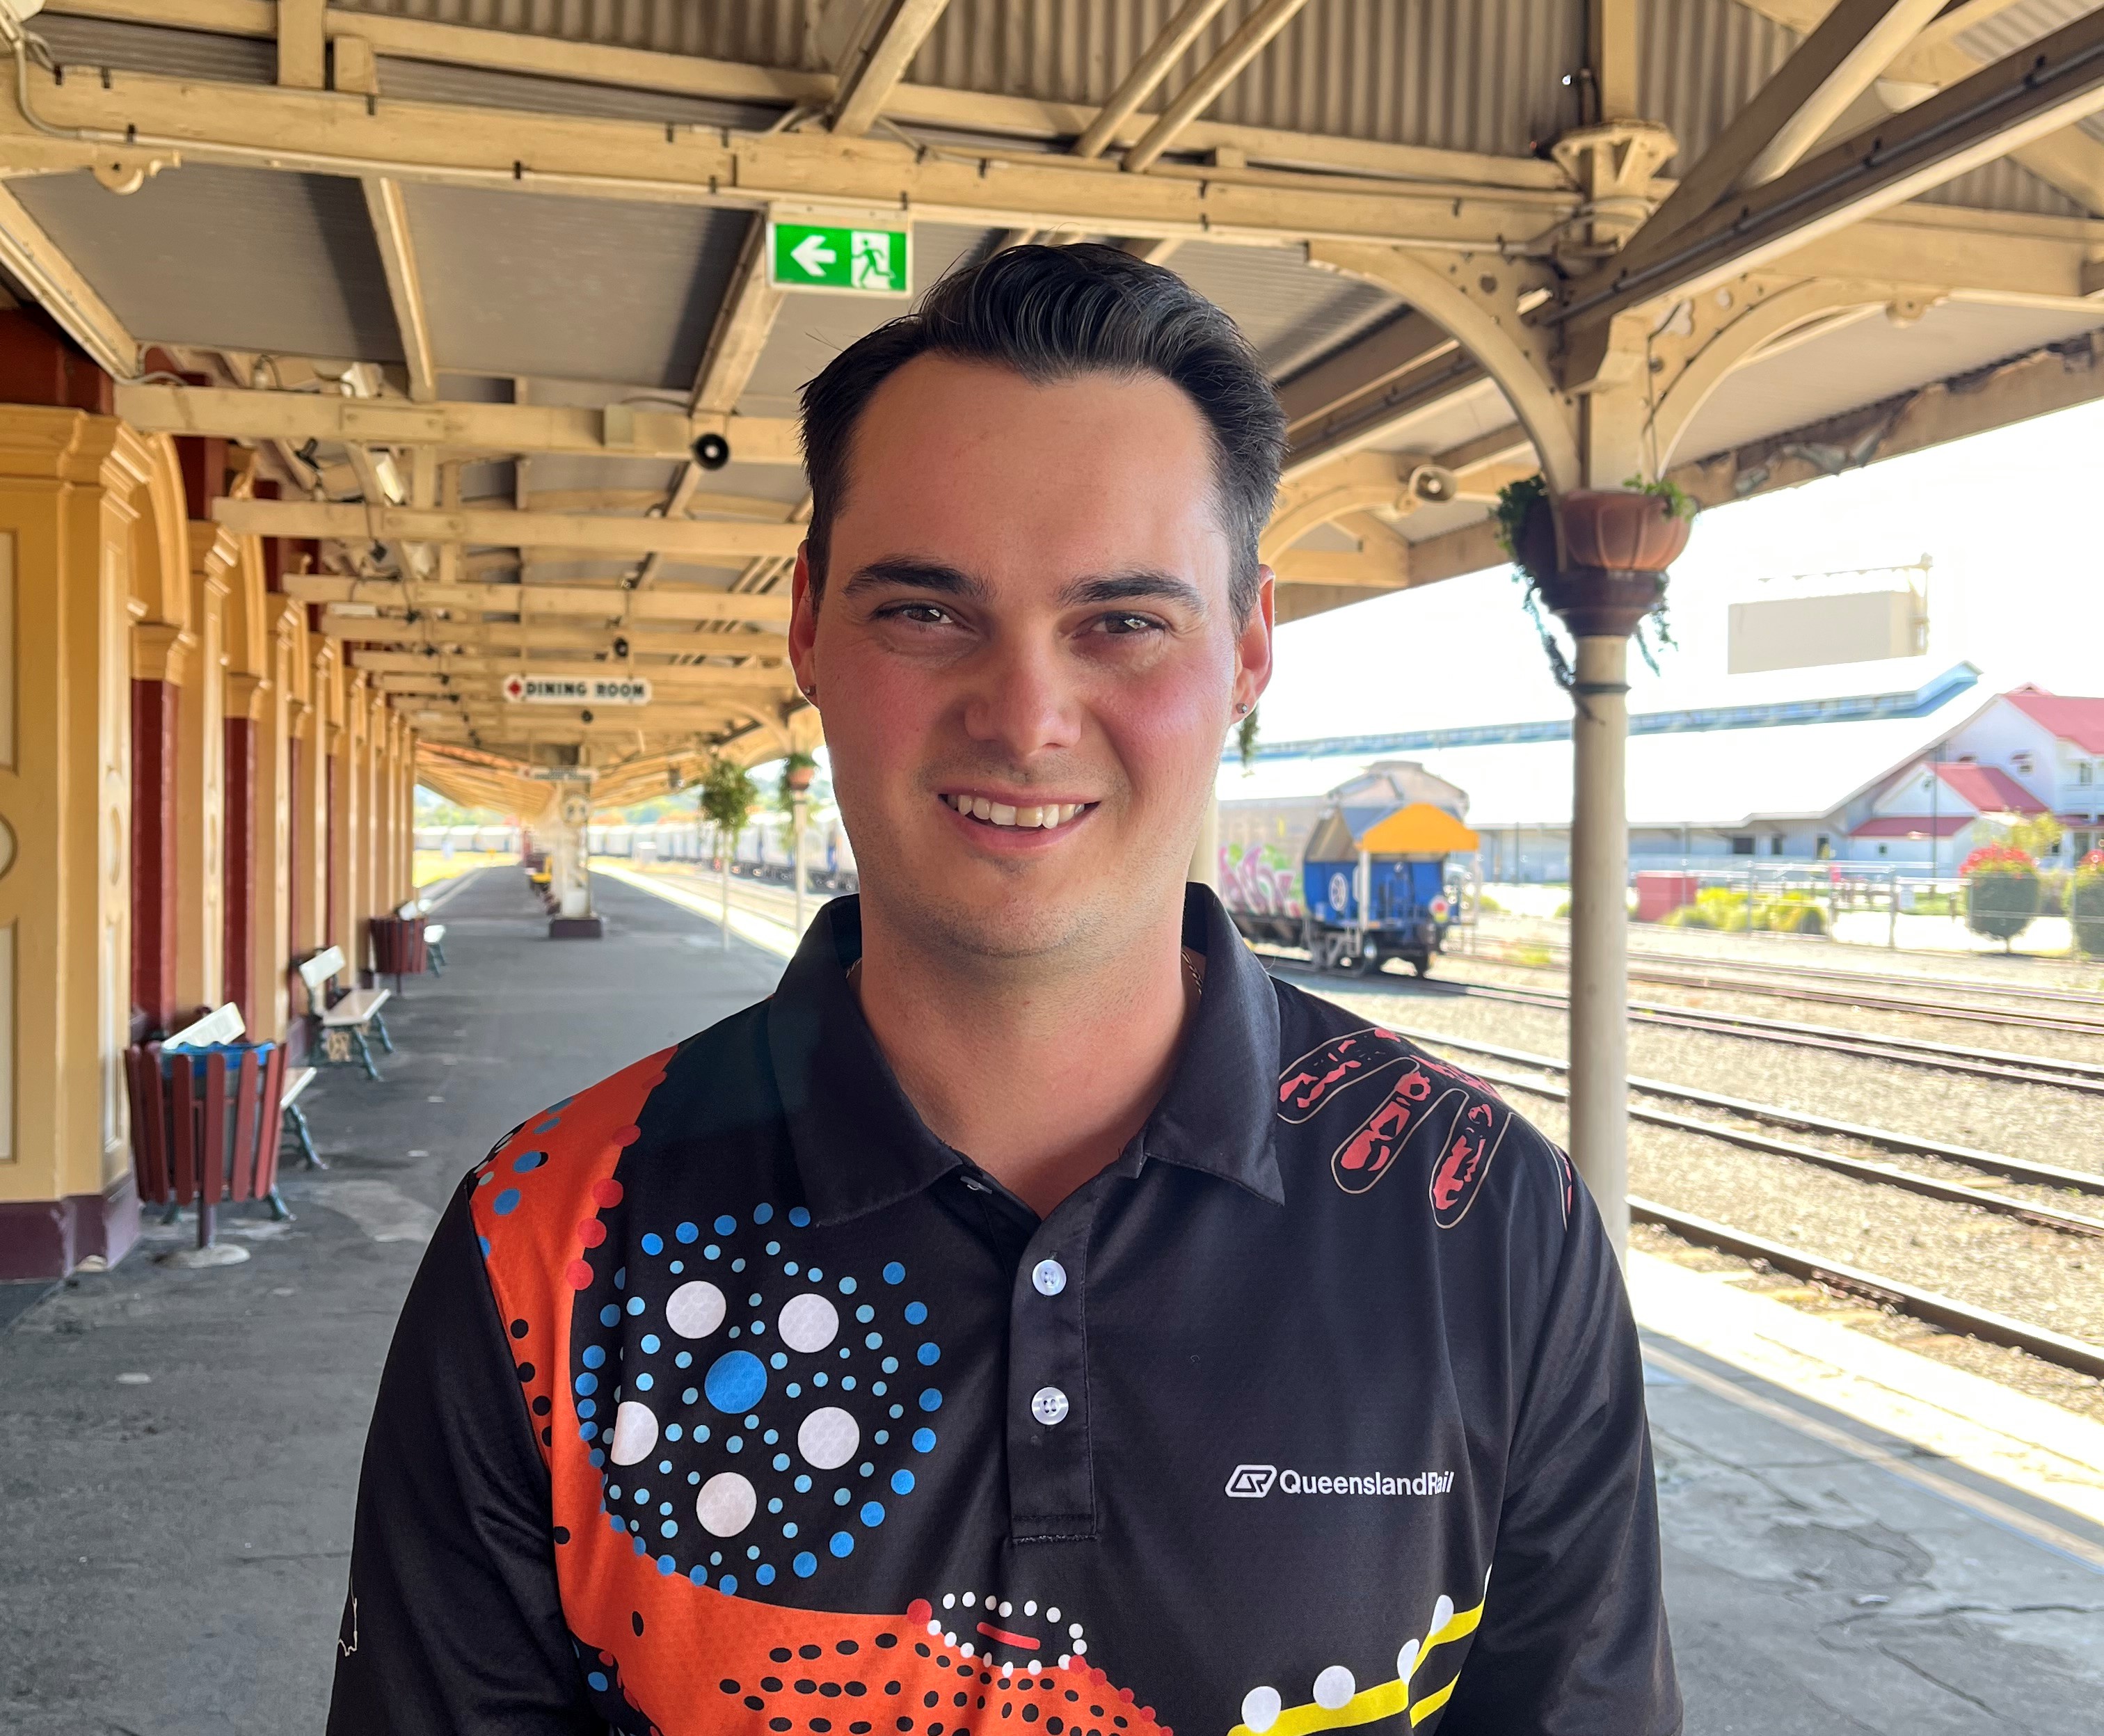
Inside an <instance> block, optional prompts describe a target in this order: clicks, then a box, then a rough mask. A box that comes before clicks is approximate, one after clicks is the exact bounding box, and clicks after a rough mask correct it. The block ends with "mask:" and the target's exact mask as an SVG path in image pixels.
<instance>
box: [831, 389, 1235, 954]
mask: <svg viewBox="0 0 2104 1736" xmlns="http://www.w3.org/2000/svg"><path fill="white" fill-rule="evenodd" d="M1228 571H1229V558H1228V538H1227V535H1226V533H1225V531H1224V529H1223V527H1222V524H1221V520H1220V514H1219V503H1218V498H1217V491H1216V489H1215V480H1214V473H1213V458H1212V451H1211V448H1210V442H1209V440H1208V438H1207V432H1206V425H1205V422H1204V420H1203V418H1202V417H1201V415H1200V413H1199V412H1198V410H1197V407H1196V406H1195V405H1193V404H1192V403H1191V401H1190V400H1189V399H1188V398H1186V397H1185V396H1184V394H1183V392H1182V391H1181V390H1179V388H1178V387H1176V386H1174V385H1172V384H1170V382H1167V381H1166V380H1163V379H1161V378H1159V377H1154V376H1140V377H1131V378H1127V377H1119V376H1113V375H1107V374H1090V375H1085V376H1083V377H1080V378H1078V379H1074V380H1070V381H1066V382H1061V383H1059V384H1057V385H1051V386H1035V385H1032V383H1031V382H1028V381H1027V380H1025V379H1023V377H1021V376H1020V375H1018V374H1015V373H1011V372H1010V371H1009V370H1007V369H1005V368H998V367H993V366H989V365H984V364H974V363H968V362H961V361H957V360H954V359H951V358H948V357H945V356H937V355H923V356H920V357H917V358H916V359H914V360H913V361H912V362H909V363H907V364H906V365H905V366H904V367H903V368H900V369H899V370H898V372H897V373H894V374H893V375H892V376H891V377H889V379H888V380H886V381H885V382H884V384H883V385H882V386H880V387H879V388H878V389H877V390H876V394H875V395H874V396H873V397H872V398H871V400H870V402H869V404H868V405H867V408H865V409H864V411H863V417H862V420H861V422H860V423H859V424H858V426H857V429H856V431H855V435H854V448H853V451H852V453H851V455H850V460H849V485H848V490H847V498H846V500H845V503H844V505H843V507H842V509H841V511H840V512H839V514H838V515H837V516H836V518H835V520H834V523H833V527H832V539H831V548H830V551H829V559H828V561H827V579H826V588H825V594H824V596H823V598H822V601H821V602H820V604H819V605H818V606H817V607H816V608H814V605H813V603H812V599H811V593H810V578H809V569H808V568H807V566H806V565H805V560H804V559H803V558H802V557H799V559H798V561H797V565H796V614H795V619H794V621H793V623H792V624H791V629H790V650H791V658H792V659H793V660H794V662H795V664H796V673H797V677H798V679H799V680H800V681H801V682H802V683H803V684H804V685H806V686H807V687H809V686H815V688H816V689H817V692H818V703H819V707H820V709H821V710H822V712H823V713H824V716H825V725H826V740H827V746H828V748H830V750H831V758H832V769H833V787H834V789H835V791H836V794H837V796H838V797H839V800H840V810H841V814H842V818H843V819H844V820H845V823H846V825H847V828H848V832H849V836H850V837H852V838H853V840H854V847H855V856H856V860H857V863H858V867H859V868H860V871H861V877H862V885H863V897H864V899H865V901H866V903H867V904H870V905H871V907H872V914H875V915H878V916H880V918H881V919H883V920H885V921H887V922H889V923H890V924H892V925H893V926H894V927H895V928H897V929H899V930H903V931H904V932H906V933H907V934H909V935H913V936H915V937H916V938H917V939H919V940H920V941H921V942H922V943H923V944H929V945H934V946H939V947H943V948H951V949H955V950H958V951H961V952H965V953H972V954H976V955H978V956H980V957H988V958H996V957H1028V956H1033V955H1044V954H1048V953H1056V952H1059V950H1060V949H1062V948H1072V947H1088V946H1099V945H1102V944H1105V943H1114V942H1116V941H1117V939H1120V938H1121V936H1122V935H1126V934H1129V933H1130V932H1132V931H1134V930H1138V929H1139V928H1141V927H1143V926H1148V925H1150V924H1155V923H1158V922H1161V918H1162V910H1163V906H1164V900H1165V899H1174V898H1175V897H1176V896H1177V895H1178V891H1179V889H1180V887H1181V886H1182V884H1183V881H1184V873H1185V870H1186V868H1187V867H1188V864H1189V860H1190V855H1191V848H1192V841H1193V839H1194V838H1195V837H1196V835H1197V828H1198V826H1199V823H1200V822H1201V818H1202V814H1203V810H1204V807H1205V804H1206V801H1207V799H1208V798H1209V797H1210V794H1211V792H1212V788H1213V780H1214V777H1215V773H1216V771H1217V770H1218V767H1219V755H1220V747H1221V743H1222V740H1223V739H1224V735H1225V734H1226V731H1227V729H1228V725H1229V724H1230V723H1231V722H1232V721H1233V716H1234V715H1235V713H1234V707H1235V706H1236V704H1237V703H1244V704H1251V705H1253V704H1255V702H1256V698H1257V696H1258V695H1259V694H1260V693H1261V692H1262V691H1263V689H1264V683H1265V682H1266V681H1267V680H1268V678H1269V676H1270V670H1271V613H1272V599H1271V576H1270V574H1269V573H1268V572H1267V573H1264V583H1263V587H1262V593H1261V596H1260V599H1259V603H1258V605H1257V607H1256V608H1255V609H1254V610H1253V611H1252V612H1251V614H1250V618H1249V619H1248V620H1247V621H1246V623H1241V624H1239V625H1238V624H1237V622H1236V621H1235V619H1234V615H1233V609H1232V607H1231V606H1230V604H1229V600H1228ZM1033 817H1034V819H1035V820H1036V823H1035V824H1031V823H1029V822H1030V821H1031V820H1032V819H1033Z"/></svg>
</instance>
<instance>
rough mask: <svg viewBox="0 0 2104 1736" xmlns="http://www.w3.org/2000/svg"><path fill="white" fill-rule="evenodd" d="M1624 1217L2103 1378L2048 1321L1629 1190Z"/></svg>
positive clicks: (2083, 1347) (2102, 1351) (2081, 1345)
mask: <svg viewBox="0 0 2104 1736" xmlns="http://www.w3.org/2000/svg"><path fill="white" fill-rule="evenodd" d="M1629 1216H1630V1217H1631V1218H1633V1219H1634V1220H1635V1221H1637V1222H1638V1223H1640V1224H1656V1225H1658V1226H1659V1227H1660V1229H1669V1230H1671V1231H1672V1232H1673V1233H1674V1234H1675V1235H1677V1236H1678V1237H1680V1238H1682V1239H1683V1241H1688V1242H1693V1243H1699V1244H1701V1246H1703V1247H1714V1248H1716V1249H1717V1250H1718V1251H1719V1252H1723V1253H1727V1254H1735V1255H1736V1256H1738V1257H1739V1258H1740V1259H1741V1260H1752V1261H1759V1262H1761V1263H1763V1264H1764V1265H1770V1266H1772V1267H1774V1268H1775V1270H1777V1271H1779V1272H1787V1273H1789V1274H1790V1275H1791V1276H1792V1277H1794V1278H1802V1279H1807V1280H1808V1281H1809V1282H1811V1283H1817V1284H1825V1285H1827V1286H1828V1287H1830V1288H1833V1289H1835V1290H1844V1291H1847V1292H1848V1293H1850V1294H1851V1295H1853V1296H1866V1297H1868V1298H1869V1299H1870V1300H1871V1301H1875V1302H1879V1303H1882V1304H1883V1305H1886V1306H1888V1307H1891V1308H1895V1309H1897V1310H1899V1311H1900V1312H1901V1313H1902V1314H1911V1315H1913V1316H1914V1317H1915V1319H1918V1320H1926V1321H1927V1322H1928V1323H1930V1324H1931V1325H1932V1326H1941V1327H1946V1328H1950V1330H1952V1331H1954V1332H1963V1333H1964V1334H1965V1335H1966V1336H1967V1337H1972V1338H1978V1339H1981V1340H1982V1341H1985V1342H1986V1343H1989V1344H1999V1345H2007V1346H2011V1347H2013V1348H2014V1349H2016V1350H2024V1351H2027V1352H2028V1353H2030V1354H2031V1355H2033V1356H2035V1357H2037V1358H2038V1359H2039V1360H2040V1361H2042V1362H2049V1363H2056V1364H2057V1365H2058V1366H2059V1367H2061V1368H2072V1369H2074V1370H2075V1371H2076V1372H2078V1373H2081V1374H2086V1375H2088V1376H2089V1377H2091V1378H2092V1379H2093V1380H2104V1347H2099V1346H2096V1345H2093V1344H2090V1343H2088V1342H2086V1341H2084V1340H2082V1339H2079V1338H2071V1337H2068V1336H2067V1334H2066V1333H2065V1332H2054V1331H2053V1329H2052V1328H2050V1327H2044V1326H2032V1325H2030V1324H2028V1323H2026V1322H2024V1321H2022V1320H2017V1319H2011V1318H2010V1317H2009V1316H2008V1314H1996V1313H1995V1312H1994V1310H1991V1309H1986V1308H1974V1307H1973V1306H1972V1305H1969V1304H1968V1303H1965V1302H1960V1301H1956V1300H1955V1299H1954V1298H1953V1297H1950V1296H1942V1295H1940V1294H1938V1293H1937V1292H1935V1291H1933V1290H1922V1289H1918V1288H1917V1287H1915V1286H1914V1285H1912V1284H1910V1283H1902V1282H1901V1280H1900V1279H1896V1278H1885V1277H1881V1276H1880V1275H1879V1274H1877V1273H1875V1272H1866V1271H1865V1270H1863V1269H1862V1268H1861V1267H1860V1266H1852V1265H1844V1264H1843V1263H1842V1262H1841V1261H1836V1260H1822V1259H1821V1258H1820V1257H1819V1256H1817V1255H1816V1254H1810V1253H1807V1252H1805V1251H1804V1250H1803V1249H1802V1248H1797V1247H1790V1246H1789V1245H1788V1244H1787V1243H1781V1242H1771V1241H1769V1240H1768V1239H1767V1238H1766V1237H1764V1236H1755V1235H1750V1234H1747V1233H1746V1232H1745V1231H1744V1230H1739V1229H1732V1228H1731V1227H1730V1226H1729V1225H1724V1224H1719V1223H1716V1222H1714V1221H1712V1220H1710V1219H1709V1218H1705V1217H1696V1216H1694V1215H1693V1214H1692V1213H1691V1212H1675V1211H1674V1210H1673V1209H1672V1208H1671V1207H1667V1206H1662V1205H1660V1204H1659V1203H1657V1202H1656V1200H1650V1199H1645V1198H1641V1197H1640V1196H1639V1195H1637V1194H1631V1195H1629Z"/></svg>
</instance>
